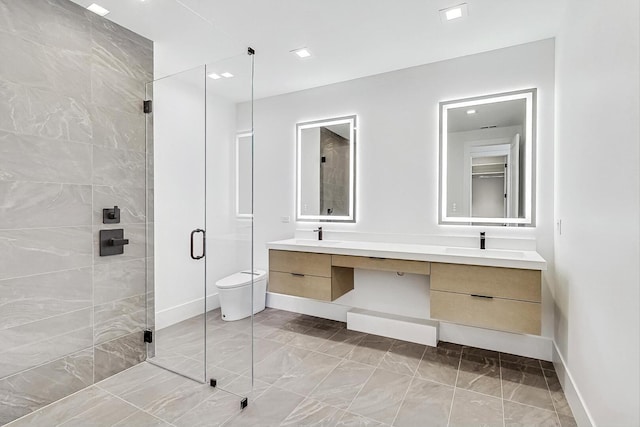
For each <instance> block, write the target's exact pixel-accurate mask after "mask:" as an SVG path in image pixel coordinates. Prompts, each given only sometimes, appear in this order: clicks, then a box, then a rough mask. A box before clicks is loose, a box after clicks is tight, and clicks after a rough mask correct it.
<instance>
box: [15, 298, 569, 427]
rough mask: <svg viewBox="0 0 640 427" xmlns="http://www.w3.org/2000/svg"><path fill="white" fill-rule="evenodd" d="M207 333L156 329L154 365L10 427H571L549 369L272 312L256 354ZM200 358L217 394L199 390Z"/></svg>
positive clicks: (261, 322)
mask: <svg viewBox="0 0 640 427" xmlns="http://www.w3.org/2000/svg"><path fill="white" fill-rule="evenodd" d="M204 325H205V317H204V316H197V317H195V318H192V319H188V320H186V321H184V322H181V323H179V324H176V325H173V326H171V327H169V328H165V329H164V330H161V331H158V332H157V333H156V338H157V339H156V340H155V341H156V343H157V345H158V346H157V349H156V350H157V351H156V356H155V357H154V358H152V359H149V360H150V361H153V362H155V364H153V363H149V362H143V363H141V364H139V365H136V366H134V367H132V368H130V369H128V370H126V371H123V372H121V373H119V374H117V375H114V376H112V377H110V378H107V379H105V380H103V381H101V382H98V383H96V384H94V385H93V386H91V387H88V388H86V389H84V390H81V391H79V392H77V393H75V394H73V395H71V396H68V397H66V398H65V399H62V400H59V401H57V402H55V403H53V404H51V405H49V406H46V407H44V408H42V409H40V410H38V411H36V412H33V413H31V414H29V415H27V416H25V417H22V418H20V419H18V420H16V421H14V422H13V423H10V424H8V426H10V427H23V426H44V425H56V426H59V425H63V426H71V425H82V426H119V427H122V426H133V427H138V426H189V427H191V426H199V425H201V426H247V427H253V426H294V425H295V426H298V425H322V426H355V425H359V426H364V425H366V426H409V427H411V426H421V425H425V424H424V422H427V421H429V425H442V426H454V425H465V426H466V425H480V424H483V425H489V424H490V425H493V424H496V425H500V426H504V425H505V423H506V424H507V425H520V424H524V425H546V426H558V427H560V426H564V425H575V420H574V419H573V417H572V414H571V410H570V409H569V407H568V405H567V404H566V399H565V398H564V393H563V392H562V389H561V388H560V386H559V382H558V380H557V376H556V375H555V372H554V371H553V366H552V365H551V364H549V363H548V362H544V361H539V360H536V359H530V358H526V357H518V356H514V355H510V354H502V353H498V352H490V351H486V350H482V349H476V348H472V347H465V346H459V345H455V344H450V343H444V342H443V343H440V344H439V346H438V347H437V348H427V347H425V346H420V345H417V344H411V343H405V342H402V341H399V340H392V339H389V338H383V337H377V336H374V335H367V334H362V333H359V332H353V331H348V330H347V329H346V328H345V326H346V325H345V324H344V323H340V322H333V321H327V320H326V319H320V318H316V317H312V316H307V315H301V314H296V313H290V312H286V311H280V310H275V309H269V308H268V309H266V310H264V311H263V312H261V313H258V314H257V315H256V316H254V335H255V337H256V338H255V339H254V342H253V345H252V343H251V327H250V322H247V321H246V320H245V321H240V322H239V323H237V324H233V323H232V322H224V321H223V320H221V318H220V310H214V311H212V312H210V313H208V314H207V316H206V331H207V332H206V333H207V346H206V349H205V346H204V344H203V342H204V340H203V337H204V333H205V332H204V331H205V328H204ZM252 348H253V352H254V370H253V372H254V375H255V377H256V379H254V381H253V385H252V383H251V372H252V370H251V357H250V356H251V349H252ZM205 354H206V359H207V375H208V376H210V377H215V378H216V380H217V381H218V387H217V388H212V387H210V386H209V384H208V383H205V382H204V379H205V374H204V372H205V368H204V362H203V361H204V360H205ZM156 364H157V365H161V366H163V367H166V368H168V369H172V370H175V371H177V372H181V373H183V374H185V375H187V376H190V377H193V378H201V379H202V381H203V382H197V381H193V380H190V379H187V378H185V377H183V376H181V375H178V374H175V373H173V372H171V371H168V370H166V369H163V368H162V367H159V366H157V365H156ZM244 396H247V397H248V399H249V406H248V407H247V408H246V409H244V410H241V408H240V401H241V399H242V397H244Z"/></svg>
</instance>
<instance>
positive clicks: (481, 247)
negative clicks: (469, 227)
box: [480, 231, 485, 249]
mask: <svg viewBox="0 0 640 427" xmlns="http://www.w3.org/2000/svg"><path fill="white" fill-rule="evenodd" d="M480 249H485V247H484V231H481V232H480Z"/></svg>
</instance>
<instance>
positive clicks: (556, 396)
mask: <svg viewBox="0 0 640 427" xmlns="http://www.w3.org/2000/svg"><path fill="white" fill-rule="evenodd" d="M543 373H544V376H545V378H546V380H547V386H548V387H549V392H550V393H551V400H553V406H554V407H555V408H556V412H557V413H558V415H567V416H570V417H573V412H572V411H571V407H569V402H567V398H566V397H565V395H564V392H563V391H562V386H561V385H560V380H559V379H558V375H557V374H556V372H555V371H549V370H546V369H544V370H543Z"/></svg>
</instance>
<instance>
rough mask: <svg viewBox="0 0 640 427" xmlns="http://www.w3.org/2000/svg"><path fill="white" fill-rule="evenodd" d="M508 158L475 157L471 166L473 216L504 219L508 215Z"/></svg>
mask: <svg viewBox="0 0 640 427" xmlns="http://www.w3.org/2000/svg"><path fill="white" fill-rule="evenodd" d="M506 162H507V156H487V157H474V158H473V159H472V164H471V216H472V217H475V218H504V217H505V216H506V215H507V203H506V200H507V188H506V185H507V182H506V179H505V173H506V169H507V168H506Z"/></svg>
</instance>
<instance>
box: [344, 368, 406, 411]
mask: <svg viewBox="0 0 640 427" xmlns="http://www.w3.org/2000/svg"><path fill="white" fill-rule="evenodd" d="M410 383H411V377H409V376H405V375H398V374H396V373H394V372H389V371H386V370H384V369H376V371H375V372H374V373H373V375H371V378H369V380H368V381H367V383H366V384H365V385H364V387H363V388H362V390H361V391H360V393H359V394H358V396H356V398H355V399H354V400H353V402H352V403H351V406H349V408H348V411H350V412H353V413H356V414H360V415H363V416H365V417H367V418H371V419H374V420H376V421H380V422H381V423H385V424H391V423H392V422H393V420H394V418H395V416H396V413H397V412H398V409H399V408H400V404H401V403H402V400H403V399H404V396H405V393H406V392H407V389H408V388H409V384H410Z"/></svg>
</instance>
